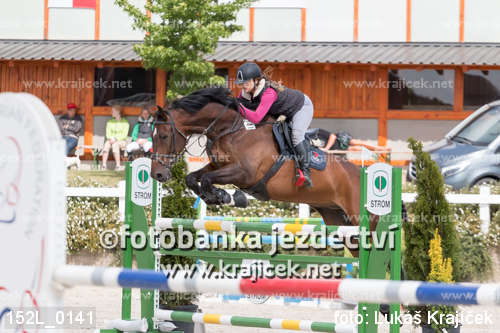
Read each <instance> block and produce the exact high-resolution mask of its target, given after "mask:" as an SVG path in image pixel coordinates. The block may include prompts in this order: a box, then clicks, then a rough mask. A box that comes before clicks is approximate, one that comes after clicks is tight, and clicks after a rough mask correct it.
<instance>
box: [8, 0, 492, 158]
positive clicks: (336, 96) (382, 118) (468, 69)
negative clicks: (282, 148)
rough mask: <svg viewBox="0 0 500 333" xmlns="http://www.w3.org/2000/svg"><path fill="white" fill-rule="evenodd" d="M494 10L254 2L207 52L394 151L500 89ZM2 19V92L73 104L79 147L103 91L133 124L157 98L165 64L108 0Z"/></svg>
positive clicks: (35, 6) (75, 0) (340, 127)
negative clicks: (141, 47)
mask: <svg viewBox="0 0 500 333" xmlns="http://www.w3.org/2000/svg"><path fill="white" fill-rule="evenodd" d="M133 2H134V3H135V4H136V5H137V6H138V7H139V8H144V5H145V3H146V0H134V1H133ZM499 10H500V2H499V1H497V0H483V1H474V0H441V1H431V0H418V1H417V0H377V1H373V0H288V1H286V0H282V1H280V0H274V1H272V0H267V1H266V0H261V1H258V2H256V3H254V4H253V5H252V7H251V8H248V9H244V10H242V11H241V12H240V13H239V14H238V18H237V22H238V23H239V24H241V25H242V26H243V27H244V29H243V31H241V32H238V33H235V34H234V35H233V36H231V37H230V38H228V39H226V40H222V41H220V42H219V46H218V48H217V50H216V52H215V54H213V55H207V59H208V60H210V61H212V62H214V63H215V65H216V68H217V72H218V74H220V75H223V76H226V77H227V81H228V86H229V87H230V88H231V89H233V90H234V91H235V92H237V90H238V89H237V87H235V86H234V84H233V81H232V80H233V78H234V76H235V73H236V69H237V68H238V66H239V65H240V64H241V63H243V62H245V61H256V62H257V63H259V65H261V67H262V68H263V69H264V70H265V71H266V73H268V74H269V75H270V76H271V77H272V79H274V80H278V81H279V80H281V81H282V82H283V83H284V84H285V85H287V86H289V87H292V88H295V89H300V90H303V91H304V92H305V93H306V94H308V95H309V96H310V97H311V99H312V101H313V103H314V105H315V119H314V121H313V126H315V127H323V128H326V129H329V130H332V131H347V132H350V133H351V134H352V135H353V136H354V137H356V138H360V139H365V140H368V141H371V142H373V143H378V144H379V145H388V146H390V147H391V148H393V149H394V150H397V151H401V150H406V149H407V148H406V143H405V142H406V139H407V138H408V137H410V136H413V137H415V138H418V139H421V140H423V141H424V142H428V141H432V140H435V139H438V138H440V137H442V136H443V135H444V134H445V133H446V132H447V131H449V130H450V129H451V128H452V127H453V126H454V125H455V124H457V123H458V122H459V121H460V120H462V119H464V118H465V117H467V116H468V115H469V114H470V113H471V112H472V111H473V110H474V109H475V108H477V107H479V106H481V105H483V104H485V103H488V102H491V101H494V100H497V99H500V21H499V20H497V19H496V17H495V13H498V12H499ZM151 19H152V20H159V18H157V17H155V16H154V15H153V16H152V17H151ZM0 26H1V28H0V91H26V92H30V93H33V94H35V95H37V96H38V97H40V98H41V99H42V100H43V101H44V102H45V103H46V104H47V105H48V106H49V107H50V108H51V110H52V111H53V112H54V113H58V112H60V111H61V110H63V109H64V108H65V105H66V103H68V102H75V103H77V104H78V105H79V106H80V111H79V112H80V113H81V114H82V115H83V116H84V133H83V135H82V143H85V145H88V146H92V145H99V144H101V143H102V137H103V134H104V126H105V121H106V120H107V119H109V117H110V103H112V102H113V101H119V102H120V104H122V105H124V106H125V107H124V112H125V115H126V116H128V117H131V118H130V121H131V123H133V122H134V121H135V117H136V116H137V114H138V113H139V111H140V105H141V104H140V103H141V101H142V102H143V101H148V100H151V99H152V100H153V101H156V103H157V104H162V103H164V96H165V92H166V89H168V87H167V86H166V73H164V72H162V71H156V70H149V71H147V70H144V69H143V68H142V64H141V59H140V58H139V57H138V56H137V55H136V54H135V53H134V51H133V49H132V47H133V45H134V44H136V43H140V42H141V39H142V37H143V35H144V32H141V31H137V30H134V29H133V28H132V20H131V19H130V18H129V17H128V16H127V14H126V13H124V12H123V11H122V10H121V9H120V8H119V7H117V6H116V5H115V4H114V1H113V0H69V1H68V0H17V1H13V2H11V1H4V2H2V3H0ZM127 82H129V84H128V85H127ZM120 84H122V85H123V86H120ZM407 158H408V155H407V154H400V155H398V154H394V155H393V158H392V159H393V163H394V164H404V163H406V160H407Z"/></svg>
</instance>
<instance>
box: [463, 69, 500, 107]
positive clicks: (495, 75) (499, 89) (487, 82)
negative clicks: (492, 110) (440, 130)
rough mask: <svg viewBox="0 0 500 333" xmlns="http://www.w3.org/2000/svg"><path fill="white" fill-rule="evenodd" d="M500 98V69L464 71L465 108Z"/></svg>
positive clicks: (478, 105)
mask: <svg viewBox="0 0 500 333" xmlns="http://www.w3.org/2000/svg"><path fill="white" fill-rule="evenodd" d="M498 99H500V71H479V70H472V71H468V72H466V73H464V109H477V108H478V107H480V106H482V105H484V104H486V103H491V102H493V101H495V100H498Z"/></svg>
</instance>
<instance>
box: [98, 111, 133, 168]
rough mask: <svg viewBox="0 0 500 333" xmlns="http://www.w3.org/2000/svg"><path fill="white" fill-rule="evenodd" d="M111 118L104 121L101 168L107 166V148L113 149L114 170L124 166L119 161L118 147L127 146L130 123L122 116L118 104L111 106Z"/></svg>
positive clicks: (123, 147) (122, 148)
mask: <svg viewBox="0 0 500 333" xmlns="http://www.w3.org/2000/svg"><path fill="white" fill-rule="evenodd" d="M111 116H112V117H113V118H112V119H110V120H108V122H107V123H106V142H104V148H103V149H102V168H103V169H106V168H107V162H108V155H109V150H110V149H112V150H113V156H114V158H115V162H116V166H115V171H121V170H124V169H125V168H124V167H122V166H121V163H120V149H121V150H124V149H125V147H126V146H127V137H128V130H129V128H130V125H129V123H128V121H127V119H125V118H122V110H121V107H120V106H119V105H114V106H113V107H112V108H111Z"/></svg>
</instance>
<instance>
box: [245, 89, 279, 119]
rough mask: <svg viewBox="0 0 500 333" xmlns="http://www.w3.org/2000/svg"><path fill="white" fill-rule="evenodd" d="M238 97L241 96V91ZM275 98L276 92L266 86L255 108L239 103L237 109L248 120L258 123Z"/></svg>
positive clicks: (276, 96)
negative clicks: (238, 108)
mask: <svg viewBox="0 0 500 333" xmlns="http://www.w3.org/2000/svg"><path fill="white" fill-rule="evenodd" d="M238 97H241V92H240V94H239V96H238ZM277 99H278V94H277V93H276V91H275V90H274V89H273V88H271V87H268V88H267V89H266V90H264V92H263V93H262V96H261V99H260V104H259V106H258V107H257V110H255V111H254V110H250V109H248V108H246V107H244V106H243V105H241V104H240V110H239V111H240V113H241V114H242V115H243V116H244V117H245V118H246V119H248V120H250V121H251V122H252V123H254V124H258V123H259V122H260V121H261V120H262V119H263V118H264V117H265V116H266V114H267V112H269V109H270V108H271V106H272V105H273V103H274V102H276V100H277Z"/></svg>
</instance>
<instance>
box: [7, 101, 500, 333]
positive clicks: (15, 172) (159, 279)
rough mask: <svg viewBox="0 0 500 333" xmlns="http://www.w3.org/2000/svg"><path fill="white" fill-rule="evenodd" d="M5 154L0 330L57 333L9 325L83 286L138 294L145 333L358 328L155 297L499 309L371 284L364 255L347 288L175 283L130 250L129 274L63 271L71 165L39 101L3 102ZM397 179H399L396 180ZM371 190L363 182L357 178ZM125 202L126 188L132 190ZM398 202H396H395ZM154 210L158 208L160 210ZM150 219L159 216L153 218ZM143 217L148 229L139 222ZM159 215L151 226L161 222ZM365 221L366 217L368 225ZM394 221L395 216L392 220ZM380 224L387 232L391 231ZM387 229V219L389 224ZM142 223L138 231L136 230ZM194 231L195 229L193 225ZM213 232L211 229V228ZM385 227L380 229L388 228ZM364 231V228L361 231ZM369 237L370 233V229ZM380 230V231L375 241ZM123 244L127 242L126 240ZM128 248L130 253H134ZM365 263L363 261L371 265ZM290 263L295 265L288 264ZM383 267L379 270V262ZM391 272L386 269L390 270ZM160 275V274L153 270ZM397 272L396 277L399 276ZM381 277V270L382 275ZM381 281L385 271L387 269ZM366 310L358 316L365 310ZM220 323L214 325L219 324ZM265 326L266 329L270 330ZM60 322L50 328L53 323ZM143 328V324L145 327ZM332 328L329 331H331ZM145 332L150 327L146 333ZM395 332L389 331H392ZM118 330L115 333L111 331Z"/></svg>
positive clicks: (442, 287) (498, 290) (439, 293)
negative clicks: (202, 309) (204, 309)
mask: <svg viewBox="0 0 500 333" xmlns="http://www.w3.org/2000/svg"><path fill="white" fill-rule="evenodd" d="M0 133H1V135H2V136H1V137H0V142H1V143H2V144H1V145H0V147H1V148H0V149H1V152H2V153H1V155H2V159H3V160H2V163H0V171H1V173H2V176H3V177H2V178H1V179H0V194H1V195H0V253H1V256H0V264H1V266H2V267H7V268H9V269H5V270H3V271H2V274H1V276H0V328H2V329H3V330H5V331H6V332H14V331H17V330H18V329H20V328H22V329H23V330H24V331H25V332H35V331H38V332H59V331H60V330H59V329H54V328H48V327H46V326H43V327H42V326H36V327H19V326H12V325H11V326H9V323H8V318H9V314H10V313H12V312H13V311H15V309H18V308H22V309H28V308H32V309H35V310H36V311H37V313H38V314H39V315H40V318H44V319H50V318H52V319H53V318H54V317H55V315H56V312H57V309H62V306H63V304H62V296H63V291H64V288H67V287H71V286H78V285H92V286H103V287H121V288H123V294H124V296H127V295H130V288H140V289H141V298H142V302H141V303H142V304H141V318H145V319H146V322H147V324H148V325H147V327H146V329H147V331H148V332H158V330H157V329H156V328H154V327H155V325H159V326H161V324H159V320H160V319H162V320H163V319H167V318H171V319H176V320H183V321H195V322H201V321H203V322H206V323H208V322H210V323H220V324H231V325H240V324H241V325H244V326H252V327H264V326H265V327H273V328H274V327H278V326H279V325H278V323H279V322H281V324H280V325H281V327H286V328H293V329H302V330H315V331H332V330H334V331H336V332H348V331H349V332H353V331H355V329H354V328H352V327H345V326H332V325H334V324H325V325H326V326H324V325H323V324H324V323H314V322H310V321H286V320H281V319H259V318H246V319H245V318H240V317H235V316H223V315H221V316H218V315H213V314H186V313H179V312H176V311H174V312H168V311H167V312H161V311H159V310H156V313H155V308H154V299H155V297H152V296H153V294H155V293H158V290H166V291H172V292H200V293H207V292H211V293H229V294H235V295H248V294H256V295H271V296H274V295H277V296H279V295H282V294H288V295H294V296H295V297H311V296H314V297H319V298H329V299H335V298H337V299H342V300H346V301H352V302H363V303H361V304H360V306H359V308H360V309H362V308H363V306H364V303H369V305H367V308H370V307H372V308H373V307H374V308H376V306H377V305H373V304H378V303H382V302H384V303H392V304H393V309H392V311H393V312H394V311H395V309H394V308H395V307H396V306H397V305H396V304H398V303H403V304H469V305H472V304H480V305H495V306H500V285H497V284H483V285H480V284H475V285H472V284H466V285H461V284H442V283H425V282H418V281H386V280H382V278H384V277H385V276H380V277H378V276H375V275H377V274H375V273H373V277H378V279H376V280H375V279H374V280H364V279H366V278H371V277H372V276H370V275H371V274H372V272H371V271H370V268H371V267H372V266H373V265H376V264H377V262H376V261H375V260H372V256H374V255H375V254H376V253H377V251H375V252H373V251H369V250H366V251H367V252H368V253H363V251H365V250H362V251H361V253H360V264H359V265H360V278H361V279H341V280H317V279H309V280H306V279H303V280H301V279H259V280H257V281H256V282H252V281H250V280H249V279H242V278H237V279H228V278H224V279H217V278H215V279H214V278H205V279H203V278H202V277H201V276H192V277H189V276H186V277H185V276H184V274H177V275H176V276H171V275H169V274H167V272H160V271H155V270H154V268H155V267H154V266H155V264H156V262H157V258H158V256H156V257H155V256H154V253H152V252H153V251H152V249H150V248H146V250H145V251H135V252H134V253H132V251H130V250H131V249H130V248H129V247H127V251H125V253H124V260H123V261H124V266H125V268H106V267H88V266H71V265H66V262H65V260H66V246H65V245H66V244H65V241H66V234H65V232H66V229H65V226H66V224H65V223H66V212H65V197H64V184H65V181H66V179H65V165H64V143H63V141H62V139H61V137H60V133H59V129H58V127H57V124H56V122H55V120H54V118H53V116H52V114H51V112H50V111H49V110H48V108H47V107H46V106H45V105H44V104H43V103H42V102H41V101H40V100H39V99H37V98H36V97H34V96H32V95H29V94H25V93H2V94H0ZM394 175H396V177H394ZM361 176H362V184H363V186H365V187H364V189H366V179H365V178H366V175H365V174H364V172H362V173H361ZM397 176H398V170H397V169H394V170H393V186H397V185H395V184H397V183H398V182H399V180H400V174H399V177H397ZM395 193H397V191H394V188H393V205H392V207H393V211H392V213H395V212H397V209H398V207H400V204H398V202H397V200H398V198H397V195H396V196H394V194H395ZM127 198H130V187H129V186H127ZM395 200H396V201H395ZM399 200H400V196H399ZM365 202H366V192H365V191H362V198H361V206H362V208H363V210H364V203H365ZM157 204H158V203H157ZM139 208H141V209H142V207H139V206H136V205H128V208H127V209H126V211H127V212H126V213H127V214H126V223H129V224H131V225H132V226H133V227H132V229H133V230H140V229H141V228H143V227H147V224H146V225H141V223H143V222H145V223H146V222H147V221H146V219H145V214H144V210H143V209H142V212H141V209H139ZM153 211H154V210H153ZM141 214H142V215H143V217H144V220H141V219H139V220H135V219H134V218H135V217H137V216H138V215H139V217H140V215H141ZM154 215H155V213H153V222H154V220H155V219H156V218H157V217H156V216H154ZM366 216H367V212H366V211H363V213H362V222H363V221H364V219H365V218H366ZM388 216H390V215H388ZM398 218H399V217H398V216H397V215H395V216H393V220H392V221H384V219H382V221H381V222H379V226H382V227H384V226H385V225H387V223H386V222H391V223H392V222H394V221H395V220H396V221H397V220H398ZM387 220H389V219H387ZM136 222H138V223H136ZM193 223H194V222H193ZM214 225H215V224H214ZM382 227H380V228H382ZM360 228H361V230H362V229H363V228H367V226H366V224H364V222H363V223H362V224H361V227H360ZM365 230H366V229H365ZM378 231H379V230H378V228H377V232H378ZM127 242H130V240H128V241H127ZM128 245H130V244H128ZM395 252H397V251H393V252H391V253H390V255H389V256H386V257H385V261H383V263H384V264H385V263H387V262H388V260H389V259H388V258H390V259H391V261H392V265H391V277H392V278H396V277H397V274H398V272H399V267H396V266H398V265H399V262H400V261H399V260H394V259H395V258H396V257H397V253H395ZM132 255H135V257H136V260H137V263H138V266H139V269H136V270H132V269H130V268H129V267H131V265H132ZM364 258H365V259H366V260H365V259H364ZM292 260H293V259H292ZM379 264H380V263H379ZM384 267H386V266H384ZM156 268H157V267H156ZM395 268H398V269H397V270H396V269H395ZM376 273H379V274H381V273H382V270H380V271H379V272H376ZM384 275H385V269H384ZM361 311H362V310H361ZM130 315H131V313H130V297H129V298H124V300H123V305H122V319H123V320H130V319H131V318H130ZM216 318H218V319H216ZM266 320H268V321H267V322H265V321H266ZM52 322H54V321H52ZM141 322H143V323H144V322H145V321H144V320H141ZM328 325H330V326H328ZM144 326H146V325H144ZM372 327H373V326H372V325H360V326H359V327H358V328H357V331H358V332H374V331H376V327H375V330H373V328H372ZM395 329H397V328H394V329H393V328H391V332H395ZM113 331H116V330H113Z"/></svg>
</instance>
